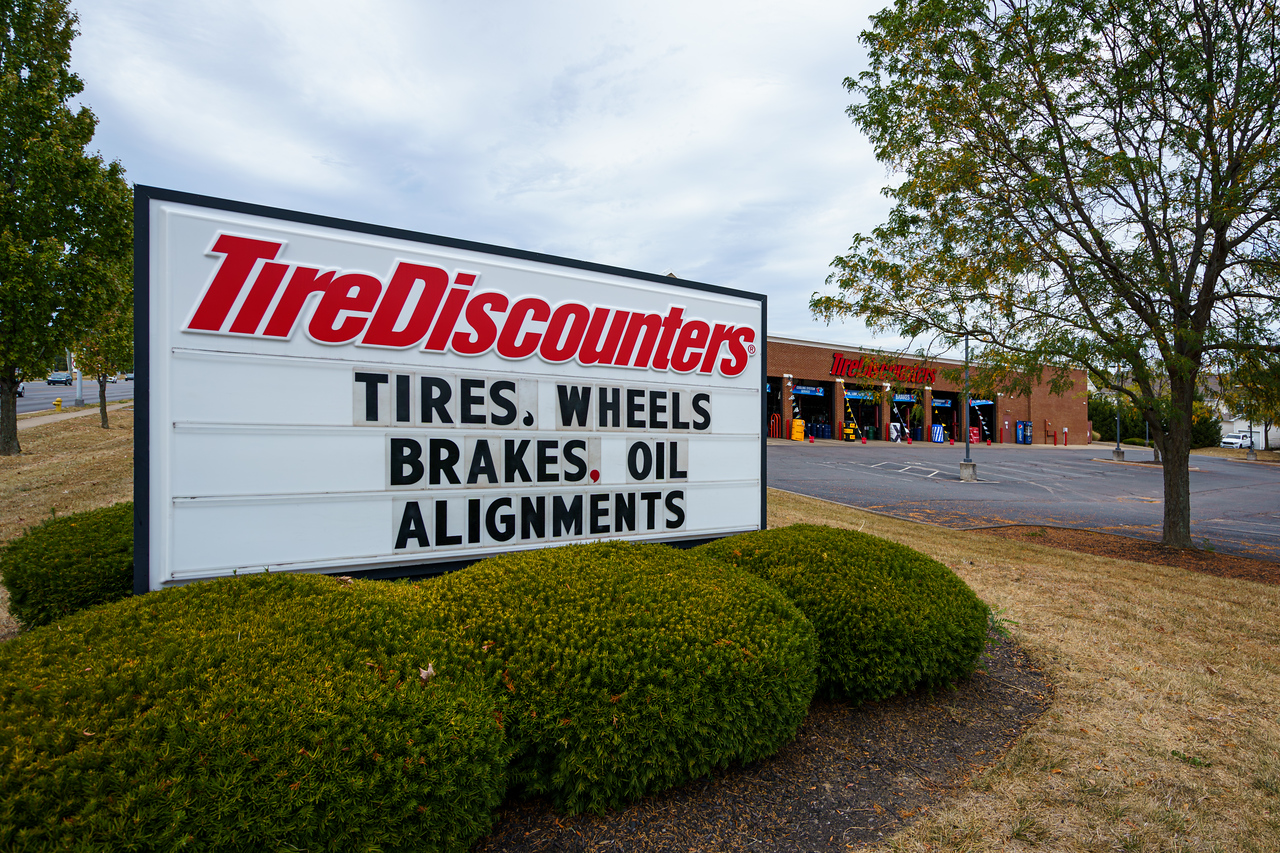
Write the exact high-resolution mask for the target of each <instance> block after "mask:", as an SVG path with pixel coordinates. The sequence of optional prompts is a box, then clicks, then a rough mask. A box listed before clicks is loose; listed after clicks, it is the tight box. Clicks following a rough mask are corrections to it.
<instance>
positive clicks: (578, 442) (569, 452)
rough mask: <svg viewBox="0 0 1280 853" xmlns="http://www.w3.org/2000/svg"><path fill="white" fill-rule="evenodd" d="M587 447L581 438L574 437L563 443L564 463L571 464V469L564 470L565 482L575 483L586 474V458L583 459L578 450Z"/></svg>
mask: <svg viewBox="0 0 1280 853" xmlns="http://www.w3.org/2000/svg"><path fill="white" fill-rule="evenodd" d="M586 449H587V442H586V441H585V440H584V439H581V438H575V439H572V440H570V441H566V442H565V443H564V461H565V464H568V465H572V466H573V470H572V471H565V472H564V479H565V482H567V483H576V482H578V481H579V480H581V479H582V478H583V477H585V476H587V460H585V459H583V458H582V457H581V456H580V455H579V452H580V451H584V450H586Z"/></svg>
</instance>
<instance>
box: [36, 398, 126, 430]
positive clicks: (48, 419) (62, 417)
mask: <svg viewBox="0 0 1280 853" xmlns="http://www.w3.org/2000/svg"><path fill="white" fill-rule="evenodd" d="M132 406H133V401H132V400H122V401H120V402H118V403H110V404H108V406H107V411H108V412H115V411H119V410H120V409H124V408H128V407H132ZM100 411H101V409H99V408H98V407H97V406H93V407H91V408H85V409H81V410H80V411H78V412H59V413H57V414H54V415H40V416H38V417H34V418H24V419H23V420H20V421H18V429H20V430H24V429H29V428H31V427H33V426H42V425H44V424H53V423H57V422H58V421H66V420H70V419H71V418H83V417H87V416H89V415H96V414H98V413H99V412H100Z"/></svg>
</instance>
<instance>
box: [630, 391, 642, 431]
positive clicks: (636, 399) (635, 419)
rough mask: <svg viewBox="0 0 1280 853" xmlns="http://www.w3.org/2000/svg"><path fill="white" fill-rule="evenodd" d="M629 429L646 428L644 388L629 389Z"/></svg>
mask: <svg viewBox="0 0 1280 853" xmlns="http://www.w3.org/2000/svg"><path fill="white" fill-rule="evenodd" d="M627 429H644V389H643V388H628V389H627Z"/></svg>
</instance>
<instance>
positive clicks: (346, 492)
mask: <svg viewBox="0 0 1280 853" xmlns="http://www.w3.org/2000/svg"><path fill="white" fill-rule="evenodd" d="M135 215H136V217H137V223H136V231H135V235H136V236H135V240H136V247H135V258H136V260H135V264H136V272H135V277H136V282H135V287H136V302H137V304H136V318H137V324H138V335H137V341H138V355H139V358H138V364H137V381H138V383H139V384H138V389H137V394H138V419H137V427H136V429H137V438H138V442H137V446H138V454H137V476H136V477H135V489H136V492H137V513H138V516H137V532H136V547H135V565H136V567H137V568H136V577H135V587H136V588H137V590H138V591H145V590H147V589H159V588H162V587H164V586H166V585H171V584H175V583H183V582H187V581H191V580H197V579H201V578H209V577H217V576H222V575H229V574H232V573H245V572H254V571H263V570H271V571H293V570H301V571H366V572H371V573H373V574H383V575H395V574H407V573H412V572H415V571H417V572H420V571H424V570H428V571H434V570H442V569H445V568H449V567H452V566H456V565H460V564H462V563H465V562H468V561H471V560H475V559H478V558H481V557H484V556H487V555H491V554H495V553H500V552H505V551H511V550H515V549H519V548H526V547H545V546H548V545H560V544H568V543H573V542H583V541H588V540H593V539H635V540H650V541H669V542H675V541H689V540H698V539H706V538H711V537H716V536H722V535H725V534H730V533H736V532H741V531H745V530H756V529H759V528H760V527H761V526H762V525H763V523H764V443H763V434H764V433H763V430H762V423H763V417H764V415H763V411H764V410H763V397H764V395H763V388H764V365H765V357H764V345H765V301H764V297H763V296H762V295H758V294H751V293H744V292H741V291H735V290H730V289H727V288H721V287H714V286H710V285H702V284H691V283H687V282H681V281H678V280H676V279H673V278H670V277H664V276H657V275H652V274H648V273H639V272H634V271H630V270H622V269H616V268H611V267H604V266H600V265H596V264H589V263H584V262H580V261H572V260H566V259H563V258H554V257H549V256H545V255H535V254H530V253H527V252H519V251H514V250H509V249H501V248H497V247H493V246H485V245H481V244H476V243H469V242H464V241H459V240H448V239H444V238H440V237H431V236H427V235H422V234H413V233H409V232H403V231H398V230H393V229H385V228H378V227H375V226H370V225H363V224H360V223H353V222H345V221H341V220H333V219H328V218H323V217H316V216H309V215H305V214H299V213H293V212H289V211H281V210H275V209H270V208H262V207H257V206H253V205H246V204H240V203H235V202H228V201H221V200H217V199H210V198H205V197H200V196H191V195H187V194H183V193H176V192H172V191H167V190H159V189H154V188H149V187H139V188H138V189H137V197H136V205H135Z"/></svg>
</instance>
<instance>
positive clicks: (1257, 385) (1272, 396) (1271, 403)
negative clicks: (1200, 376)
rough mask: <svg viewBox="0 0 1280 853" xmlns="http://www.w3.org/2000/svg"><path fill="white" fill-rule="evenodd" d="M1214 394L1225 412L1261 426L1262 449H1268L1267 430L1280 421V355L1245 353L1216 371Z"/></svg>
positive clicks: (1269, 439) (1269, 444)
mask: <svg viewBox="0 0 1280 853" xmlns="http://www.w3.org/2000/svg"><path fill="white" fill-rule="evenodd" d="M1216 378H1217V383H1216V385H1217V388H1216V392H1215V396H1216V397H1217V399H1218V402H1219V404H1220V405H1221V406H1222V407H1223V408H1224V409H1225V410H1226V411H1225V413H1224V414H1227V415H1232V416H1235V417H1239V416H1240V415H1244V416H1245V417H1246V418H1248V419H1249V420H1250V421H1251V422H1253V423H1254V424H1255V425H1261V427H1262V448H1263V449H1264V450H1270V449H1271V436H1270V430H1271V427H1272V425H1273V424H1275V423H1277V422H1280V357H1276V356H1274V355H1271V354H1270V353H1248V354H1246V355H1244V356H1243V357H1241V358H1238V359H1234V363H1233V364H1231V365H1230V366H1228V367H1226V369H1225V370H1221V371H1219V372H1218V374H1217V377H1216Z"/></svg>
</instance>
